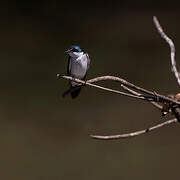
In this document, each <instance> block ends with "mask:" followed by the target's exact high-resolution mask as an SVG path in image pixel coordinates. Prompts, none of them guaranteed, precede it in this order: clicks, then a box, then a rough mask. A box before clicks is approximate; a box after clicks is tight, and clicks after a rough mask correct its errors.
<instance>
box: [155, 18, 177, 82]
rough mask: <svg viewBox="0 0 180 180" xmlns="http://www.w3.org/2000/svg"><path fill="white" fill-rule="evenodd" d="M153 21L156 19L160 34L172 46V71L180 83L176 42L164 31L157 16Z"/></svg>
mask: <svg viewBox="0 0 180 180" xmlns="http://www.w3.org/2000/svg"><path fill="white" fill-rule="evenodd" d="M153 21H154V24H155V26H156V28H157V30H158V32H159V34H160V35H161V37H162V38H163V39H164V40H165V41H166V42H167V43H168V44H169V47H170V50H171V66H172V72H173V73H174V75H175V77H176V79H177V82H178V84H179V85H180V74H179V72H178V71H177V68H176V60H175V46H174V43H173V41H172V39H170V38H169V37H168V36H167V35H166V34H165V32H164V31H163V29H162V27H161V25H160V23H159V21H158V19H157V17H156V16H154V17H153Z"/></svg>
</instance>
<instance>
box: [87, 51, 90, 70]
mask: <svg viewBox="0 0 180 180" xmlns="http://www.w3.org/2000/svg"><path fill="white" fill-rule="evenodd" d="M86 57H87V69H89V67H90V62H91V60H90V58H89V55H88V53H86Z"/></svg>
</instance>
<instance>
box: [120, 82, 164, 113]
mask: <svg viewBox="0 0 180 180" xmlns="http://www.w3.org/2000/svg"><path fill="white" fill-rule="evenodd" d="M121 87H122V88H123V89H125V90H126V91H128V92H129V93H131V94H134V95H136V96H139V97H140V96H142V94H140V93H137V92H136V91H133V90H132V89H130V88H128V87H126V86H124V85H123V84H121ZM150 103H151V104H152V105H153V106H155V107H156V108H158V109H160V110H162V106H161V105H160V104H158V103H156V102H153V101H150Z"/></svg>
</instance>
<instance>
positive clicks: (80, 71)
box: [71, 61, 87, 79]
mask: <svg viewBox="0 0 180 180" xmlns="http://www.w3.org/2000/svg"><path fill="white" fill-rule="evenodd" d="M86 71H87V62H85V61H73V62H72V63H71V75H72V76H73V77H75V78H79V79H82V78H84V76H85V75H86Z"/></svg>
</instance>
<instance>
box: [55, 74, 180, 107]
mask: <svg viewBox="0 0 180 180" xmlns="http://www.w3.org/2000/svg"><path fill="white" fill-rule="evenodd" d="M57 77H58V78H63V79H67V80H71V81H74V82H77V83H80V86H82V85H88V86H91V87H95V88H99V89H102V90H105V91H110V92H113V93H116V94H121V95H124V96H128V97H133V98H136V99H142V100H149V101H156V102H161V103H163V102H171V103H172V104H175V105H177V106H180V102H178V101H176V100H174V99H171V98H169V97H166V96H163V95H160V94H158V93H155V92H154V91H149V90H146V89H144V88H141V87H139V86H136V85H134V84H132V83H130V82H128V81H126V80H124V79H122V78H119V77H115V76H100V77H96V78H93V79H90V80H88V81H82V80H80V79H76V78H72V77H70V76H65V75H60V74H57ZM106 80H111V81H116V82H120V83H121V84H123V85H125V86H127V87H130V88H132V89H134V90H136V91H140V92H142V93H145V94H148V95H150V96H146V95H143V96H135V95H132V94H127V93H124V92H121V91H118V90H113V89H110V88H105V87H102V86H99V85H95V84H92V83H94V82H99V81H106Z"/></svg>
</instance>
